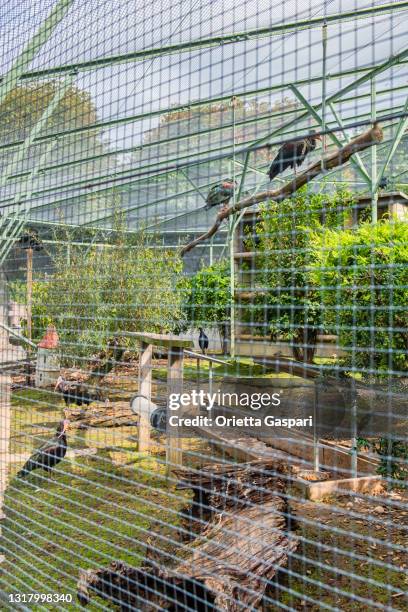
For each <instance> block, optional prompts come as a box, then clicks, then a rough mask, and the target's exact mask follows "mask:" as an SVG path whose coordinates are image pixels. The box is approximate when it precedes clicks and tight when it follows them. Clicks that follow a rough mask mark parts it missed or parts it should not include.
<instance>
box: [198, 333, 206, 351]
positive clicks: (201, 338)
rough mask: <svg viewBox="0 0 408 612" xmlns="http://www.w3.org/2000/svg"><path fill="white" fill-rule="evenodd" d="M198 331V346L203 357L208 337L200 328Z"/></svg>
mask: <svg viewBox="0 0 408 612" xmlns="http://www.w3.org/2000/svg"><path fill="white" fill-rule="evenodd" d="M198 329H199V332H200V335H199V337H198V346H199V347H200V349H201V350H202V352H203V355H205V351H206V350H207V349H208V336H207V334H206V333H204V330H203V328H202V327H199V328H198Z"/></svg>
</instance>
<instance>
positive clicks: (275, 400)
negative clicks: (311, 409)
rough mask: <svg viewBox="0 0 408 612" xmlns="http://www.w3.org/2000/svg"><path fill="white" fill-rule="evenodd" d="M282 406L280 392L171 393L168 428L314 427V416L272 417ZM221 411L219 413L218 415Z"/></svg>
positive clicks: (276, 415) (197, 391)
mask: <svg viewBox="0 0 408 612" xmlns="http://www.w3.org/2000/svg"><path fill="white" fill-rule="evenodd" d="M281 404H282V398H281V393H279V392H276V391H273V392H267V391H263V392H241V393H237V392H226V391H221V390H220V389H219V390H217V391H216V392H214V393H213V392H211V393H210V392H208V391H204V390H203V389H200V390H196V389H194V390H192V391H189V392H185V393H171V394H170V395H169V398H168V408H169V412H168V426H169V427H171V428H172V427H174V428H177V429H180V428H182V429H183V430H185V429H188V428H195V427H213V426H215V427H245V428H256V429H258V430H262V429H264V428H282V429H286V430H290V429H292V428H307V429H309V430H310V429H311V428H313V415H312V414H309V415H307V416H303V417H297V416H289V415H287V416H284V415H282V414H279V413H278V414H273V411H274V410H277V409H279V407H280V406H281ZM220 412H221V413H220Z"/></svg>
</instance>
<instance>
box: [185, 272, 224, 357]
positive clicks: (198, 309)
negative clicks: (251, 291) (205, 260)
mask: <svg viewBox="0 0 408 612" xmlns="http://www.w3.org/2000/svg"><path fill="white" fill-rule="evenodd" d="M182 285H183V289H184V292H183V293H184V317H185V320H186V322H188V325H192V326H194V327H199V326H202V327H205V326H206V325H215V326H216V327H217V328H218V330H219V333H220V336H221V340H222V344H223V352H224V353H226V352H227V347H226V343H227V339H228V337H229V333H230V325H229V322H230V316H231V290H230V269H229V262H228V261H227V260H222V261H219V262H217V263H215V264H213V265H212V266H207V267H204V268H202V269H201V270H199V271H198V272H196V274H194V275H193V276H191V277H190V278H187V279H184V280H183V282H182Z"/></svg>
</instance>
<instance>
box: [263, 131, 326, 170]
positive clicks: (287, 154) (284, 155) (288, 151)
mask: <svg viewBox="0 0 408 612" xmlns="http://www.w3.org/2000/svg"><path fill="white" fill-rule="evenodd" d="M321 139H322V138H321V136H319V134H316V133H315V132H312V133H311V134H310V135H309V136H306V138H303V139H302V140H293V141H292V142H285V144H283V145H282V146H281V148H280V149H279V151H278V153H277V155H276V157H275V159H274V160H273V162H272V164H271V166H270V168H269V171H268V174H269V180H271V181H272V180H273V179H274V178H275V176H278V174H280V173H281V172H283V171H284V170H286V168H293V169H294V171H295V172H296V166H301V165H302V163H303V162H304V160H305V157H306V155H308V154H309V153H311V152H312V151H314V149H315V148H316V141H317V140H321Z"/></svg>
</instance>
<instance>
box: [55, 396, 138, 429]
mask: <svg viewBox="0 0 408 612" xmlns="http://www.w3.org/2000/svg"><path fill="white" fill-rule="evenodd" d="M64 413H65V416H66V418H67V419H69V420H70V427H71V428H75V429H88V428H89V427H123V426H124V425H131V426H133V427H135V426H136V425H137V424H138V417H137V416H135V415H134V414H133V413H132V411H131V409H130V405H129V402H114V403H111V404H109V405H108V406H104V405H101V404H99V405H96V406H95V405H94V406H87V407H85V408H82V407H81V408H77V407H75V408H74V407H69V408H65V409H64Z"/></svg>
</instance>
